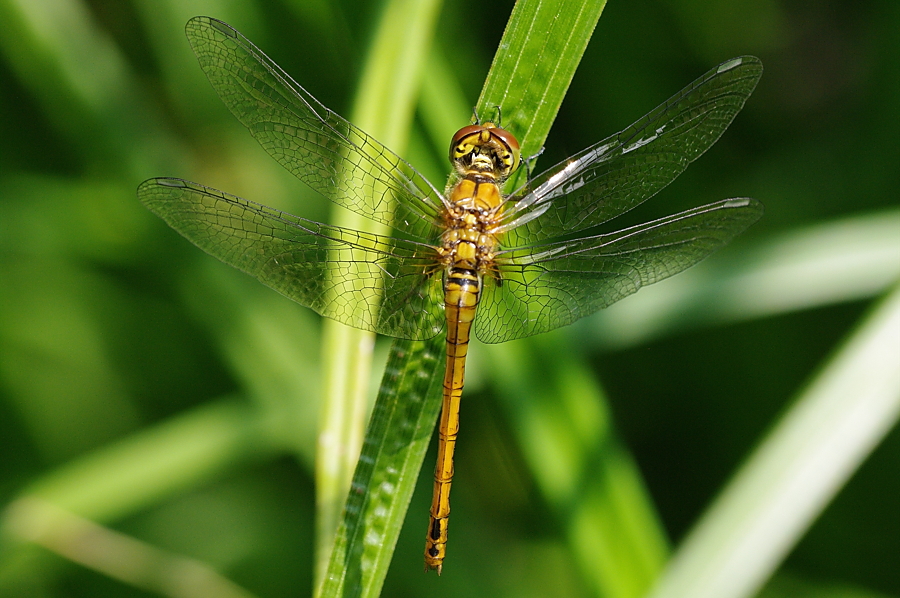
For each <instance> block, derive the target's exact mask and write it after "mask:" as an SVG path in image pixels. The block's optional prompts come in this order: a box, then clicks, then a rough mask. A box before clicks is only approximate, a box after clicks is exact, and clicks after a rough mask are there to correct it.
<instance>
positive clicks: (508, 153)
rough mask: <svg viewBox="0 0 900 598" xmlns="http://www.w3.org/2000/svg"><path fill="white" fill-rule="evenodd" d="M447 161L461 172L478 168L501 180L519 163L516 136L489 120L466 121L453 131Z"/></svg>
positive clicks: (465, 173)
mask: <svg viewBox="0 0 900 598" xmlns="http://www.w3.org/2000/svg"><path fill="white" fill-rule="evenodd" d="M450 162H451V163H452V164H453V167H454V169H455V170H456V172H457V173H459V174H460V175H462V176H465V175H467V174H471V173H473V172H478V173H482V174H487V175H490V176H492V177H493V178H494V179H495V180H496V181H497V183H498V184H501V183H502V182H503V181H505V180H506V178H507V177H509V175H510V174H512V172H513V171H514V170H515V169H516V168H518V167H519V140H518V139H516V138H515V136H514V135H513V134H512V133H510V132H509V131H506V130H504V129H501V128H500V127H497V126H494V123H491V122H488V123H485V124H483V125H469V126H467V127H463V128H462V129H460V130H459V131H457V132H456V134H455V135H453V140H452V141H451V142H450Z"/></svg>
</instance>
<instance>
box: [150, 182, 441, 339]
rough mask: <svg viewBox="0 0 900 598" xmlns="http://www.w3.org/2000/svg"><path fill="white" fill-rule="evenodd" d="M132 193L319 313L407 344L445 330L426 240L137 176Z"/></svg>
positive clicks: (229, 260)
mask: <svg viewBox="0 0 900 598" xmlns="http://www.w3.org/2000/svg"><path fill="white" fill-rule="evenodd" d="M138 197H139V198H140V200H141V202H142V203H143V204H144V205H145V206H146V207H147V208H149V209H150V211H152V212H153V213H155V214H156V215H157V216H159V217H160V218H162V219H163V220H165V221H166V223H168V224H169V226H171V227H172V228H174V229H175V230H177V231H178V232H179V233H181V234H182V235H183V236H185V237H186V238H187V239H188V240H190V241H191V242H192V243H194V244H195V245H197V246H198V247H200V248H201V249H203V250H204V251H206V252H207V253H209V254H211V255H213V256H214V257H217V258H218V259H220V260H222V261H223V262H225V263H226V264H229V265H231V266H234V267H235V268H238V269H240V270H242V271H244V272H246V273H248V274H250V275H251V276H254V277H256V278H257V279H258V280H259V281H260V282H262V283H263V284H265V285H266V286H269V287H271V288H273V289H275V290H276V291H278V292H279V293H281V294H283V295H285V296H286V297H288V298H290V299H293V300H294V301H296V302H298V303H300V304H302V305H305V306H307V307H310V308H312V309H313V310H315V311H316V312H317V313H319V314H321V315H323V316H326V317H329V318H333V319H335V320H337V321H339V322H342V323H344V324H347V325H348V326H354V327H356V328H361V329H364V330H370V331H372V332H378V333H380V334H385V335H388V336H394V337H399V338H406V339H412V340H425V339H428V338H432V337H434V336H436V335H437V334H439V333H440V332H441V330H443V328H444V312H443V306H442V304H441V299H442V290H441V280H440V278H441V277H440V275H439V274H437V275H435V270H436V264H437V259H438V256H437V253H436V251H437V250H436V249H435V248H434V247H432V246H430V245H425V244H421V243H415V242H411V241H406V240H403V239H395V238H391V237H384V236H380V235H373V234H369V233H363V232H360V231H355V230H350V229H345V228H339V227H335V226H328V225H325V224H320V223H318V222H314V221H312V220H306V219H304V218H298V217H297V216H292V215H290V214H287V213H285V212H281V211H278V210H275V209H273V208H269V207H266V206H264V205H261V204H257V203H254V202H251V201H247V200H245V199H241V198H240V197H237V196H234V195H230V194H228V193H224V192H222V191H218V190H216V189H212V188H210V187H205V186H203V185H199V184H197V183H191V182H189V181H184V180H181V179H172V178H156V179H150V180H148V181H145V182H144V183H143V184H141V186H140V187H139V188H138Z"/></svg>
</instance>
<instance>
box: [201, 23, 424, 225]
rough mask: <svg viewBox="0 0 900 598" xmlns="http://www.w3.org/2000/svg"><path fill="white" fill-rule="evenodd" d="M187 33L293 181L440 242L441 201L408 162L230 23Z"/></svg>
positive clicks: (233, 105)
mask: <svg viewBox="0 0 900 598" xmlns="http://www.w3.org/2000/svg"><path fill="white" fill-rule="evenodd" d="M185 33H186V34H187V38H188V41H190V43H191V47H192V48H193V50H194V53H195V54H196V55H197V59H198V60H199V61H200V67H201V68H202V69H203V72H205V73H206V76H207V77H208V78H209V82H210V83H212V86H213V88H215V90H216V93H218V94H219V97H221V98H222V101H223V102H225V105H226V106H228V109H229V110H231V112H232V114H234V115H235V116H236V117H237V119H238V120H239V121H241V123H243V124H244V125H245V126H246V127H247V128H248V129H249V130H250V133H251V134H252V135H253V136H254V137H255V138H256V139H257V141H259V143H260V145H262V146H263V148H265V150H266V151H267V152H268V153H269V155H271V156H272V157H273V158H275V160H277V161H278V162H279V163H280V164H281V165H282V166H284V167H285V168H286V169H288V170H289V171H290V172H291V173H292V174H293V175H294V176H296V177H297V178H299V179H300V180H301V181H303V182H304V183H306V184H307V185H309V186H310V187H312V188H313V189H315V190H316V191H318V192H319V193H321V194H322V195H324V196H325V197H327V198H328V199H330V200H331V201H333V202H335V203H337V204H338V205H341V206H343V207H345V208H348V209H350V210H353V211H355V212H357V213H358V214H361V215H363V216H365V217H366V218H369V219H371V220H375V221H376V222H381V223H382V224H386V225H388V226H392V227H394V228H398V229H401V230H403V231H404V232H405V233H407V234H410V235H412V236H413V238H418V239H420V240H425V241H433V240H436V239H437V238H438V236H439V234H440V233H439V231H438V230H437V228H436V224H435V223H436V222H438V221H439V220H438V216H437V214H438V210H439V209H440V206H441V196H440V194H439V193H438V191H437V190H436V189H435V188H434V187H433V186H432V185H431V183H429V182H428V181H427V180H426V179H425V178H424V177H423V176H422V175H421V174H419V173H418V172H417V171H416V170H415V169H414V168H413V167H412V166H411V165H410V164H409V163H407V162H405V161H404V160H402V159H401V158H400V157H398V156H397V155H396V154H394V153H393V152H391V151H390V150H389V149H387V148H386V147H384V146H383V145H381V144H380V143H378V141H376V140H375V139H373V138H371V137H369V136H368V135H367V134H366V133H364V132H363V131H361V130H360V129H358V128H356V127H355V126H353V125H352V124H350V123H349V122H347V121H346V120H344V119H343V118H341V117H340V116H338V115H337V114H335V113H334V112H332V111H331V110H329V109H328V108H326V107H325V106H323V105H322V104H320V103H319V101H318V100H316V99H315V98H314V97H313V96H312V95H310V94H309V93H308V92H307V91H306V90H305V89H303V88H302V87H300V85H298V84H297V83H296V82H295V81H294V80H293V79H291V77H290V76H289V75H288V74H287V73H285V72H284V71H283V70H281V67H279V66H278V65H277V64H275V63H274V62H273V61H272V60H271V59H270V58H269V57H268V56H266V55H265V54H264V53H263V52H262V51H261V50H259V48H257V47H256V46H254V45H253V43H252V42H250V40H248V39H247V38H245V37H244V36H243V35H241V34H240V33H238V32H237V31H236V30H234V29H233V28H231V27H230V26H229V25H227V24H226V23H223V22H222V21H218V20H216V19H211V18H209V17H194V18H193V19H191V20H190V21H188V23H187V26H186V27H185Z"/></svg>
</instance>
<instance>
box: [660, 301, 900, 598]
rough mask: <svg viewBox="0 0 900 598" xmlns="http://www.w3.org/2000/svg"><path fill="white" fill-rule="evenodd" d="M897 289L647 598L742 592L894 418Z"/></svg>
mask: <svg viewBox="0 0 900 598" xmlns="http://www.w3.org/2000/svg"><path fill="white" fill-rule="evenodd" d="M898 339H900V286H898V287H896V288H895V290H894V291H893V292H892V293H891V294H890V295H889V296H888V297H887V298H886V299H884V300H883V301H882V302H881V303H880V304H879V305H878V306H877V307H876V308H875V309H874V310H873V312H872V313H871V314H870V315H869V316H868V317H866V318H865V320H864V321H863V322H862V323H861V324H860V326H859V328H858V329H857V331H856V332H855V333H854V334H853V335H852V336H851V337H850V338H849V339H848V340H847V341H846V342H845V343H844V345H843V347H841V349H840V350H839V351H838V352H837V354H836V355H835V356H834V357H832V358H831V360H830V361H829V362H828V363H827V364H826V365H825V367H824V369H823V370H822V371H821V373H819V374H818V375H817V376H816V377H815V378H814V379H813V380H812V381H811V383H810V384H809V386H808V387H807V389H806V390H804V391H803V392H802V393H801V394H800V395H799V397H798V398H797V400H796V401H795V402H794V404H793V406H792V407H791V408H790V409H789V410H788V412H787V413H786V414H785V415H784V416H783V417H782V418H781V419H780V420H779V421H778V422H777V424H776V425H775V427H774V428H773V429H772V431H771V432H770V433H769V435H768V436H767V437H766V438H765V439H764V440H763V442H762V443H761V444H760V446H759V447H758V448H757V449H756V450H755V451H754V452H753V454H752V455H751V456H750V458H749V459H748V461H747V462H746V463H745V464H744V465H743V467H741V469H740V470H739V471H738V472H737V474H736V475H735V477H734V479H733V480H732V481H731V482H730V483H729V484H728V486H727V487H726V488H725V489H724V490H723V492H722V494H721V495H720V496H719V498H718V499H716V501H715V502H714V503H713V505H712V506H711V507H710V508H709V510H708V512H707V513H706V514H705V515H704V516H703V518H702V519H701V520H700V522H699V523H698V524H697V525H696V527H695V528H694V530H693V531H692V532H691V533H690V534H689V535H688V537H687V538H686V539H685V541H684V543H683V545H682V547H681V548H680V549H679V550H678V552H677V553H676V554H675V556H674V557H673V559H672V561H671V562H670V564H669V566H668V569H667V571H666V573H665V574H664V575H663V577H662V578H661V580H660V582H659V584H658V585H657V587H656V588H655V589H654V591H653V592H652V593H651V594H650V597H651V598H682V597H684V596H690V597H691V598H748V597H750V596H753V595H754V594H755V593H756V591H757V590H758V589H759V588H760V587H761V586H762V585H763V583H764V582H765V581H766V579H767V578H768V577H769V576H770V575H771V574H772V573H773V572H774V571H775V569H776V568H777V566H778V565H779V563H780V562H781V561H782V560H783V559H784V557H785V556H786V555H787V553H788V552H789V551H790V549H791V548H792V547H793V546H794V544H796V542H797V541H798V540H799V539H800V538H801V537H802V535H803V534H804V533H805V531H806V530H807V529H808V528H809V526H810V525H811V523H812V522H813V521H814V520H815V518H816V517H817V516H818V515H819V513H821V512H822V510H823V509H824V508H825V506H826V505H827V504H828V502H829V501H830V500H831V499H832V498H833V497H834V496H835V494H837V492H838V490H839V489H840V488H841V487H842V486H843V485H844V484H845V483H846V482H847V480H848V479H849V478H850V476H851V475H852V473H853V472H854V471H856V469H857V468H858V467H859V466H860V465H861V464H862V462H863V461H864V460H865V459H866V457H868V455H869V454H870V453H871V451H872V450H873V449H874V448H875V447H876V446H877V445H878V443H879V442H880V441H881V439H882V438H883V437H884V436H885V434H887V432H888V431H889V430H890V429H891V428H892V427H893V426H894V425H895V424H896V422H897V419H898V417H900V367H898V364H900V340H898Z"/></svg>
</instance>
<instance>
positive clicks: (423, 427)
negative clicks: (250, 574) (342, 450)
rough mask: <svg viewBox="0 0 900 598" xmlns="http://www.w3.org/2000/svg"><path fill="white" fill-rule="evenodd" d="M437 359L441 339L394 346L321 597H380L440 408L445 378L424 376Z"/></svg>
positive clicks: (436, 368)
mask: <svg viewBox="0 0 900 598" xmlns="http://www.w3.org/2000/svg"><path fill="white" fill-rule="evenodd" d="M442 358H443V339H442V338H441V337H438V338H436V339H433V340H431V341H427V342H412V341H402V340H398V341H395V342H394V344H393V346H392V348H391V355H390V358H389V359H388V364H387V367H386V368H385V374H384V378H383V381H382V386H381V389H380V390H379V393H378V400H377V402H376V403H375V408H374V410H373V411H372V418H371V421H370V422H369V427H368V428H367V430H366V440H365V443H364V445H363V450H362V454H361V455H360V459H359V464H358V466H357V468H356V473H355V475H354V477H353V483H352V485H351V491H350V494H349V496H348V499H347V504H346V505H345V507H344V516H343V519H342V521H341V525H340V528H339V529H338V534H337V538H336V540H335V543H334V550H333V551H332V553H331V561H330V562H329V565H328V571H327V574H326V577H325V579H324V582H323V585H322V587H321V588H319V591H318V592H317V595H318V596H322V597H333V596H359V597H366V596H371V597H375V596H378V595H379V593H380V591H381V586H382V584H383V583H384V577H385V575H386V574H387V569H388V566H389V565H390V561H391V556H392V555H393V552H394V547H395V546H396V543H397V537H398V536H399V534H400V528H401V527H402V525H403V518H404V516H405V515H406V509H407V507H408V505H409V500H410V498H411V497H412V493H413V489H414V488H415V485H416V480H417V478H418V476H419V469H420V468H421V466H422V460H423V459H424V458H425V451H426V450H427V449H428V443H429V441H430V439H431V434H432V431H433V429H434V421H435V418H436V417H437V413H438V410H439V409H440V405H441V388H442V386H441V381H442V378H441V377H440V376H431V375H428V374H429V373H432V372H435V371H439V370H440V365H441V363H442ZM423 521H424V519H423ZM423 529H424V528H423ZM423 537H424V534H423Z"/></svg>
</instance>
